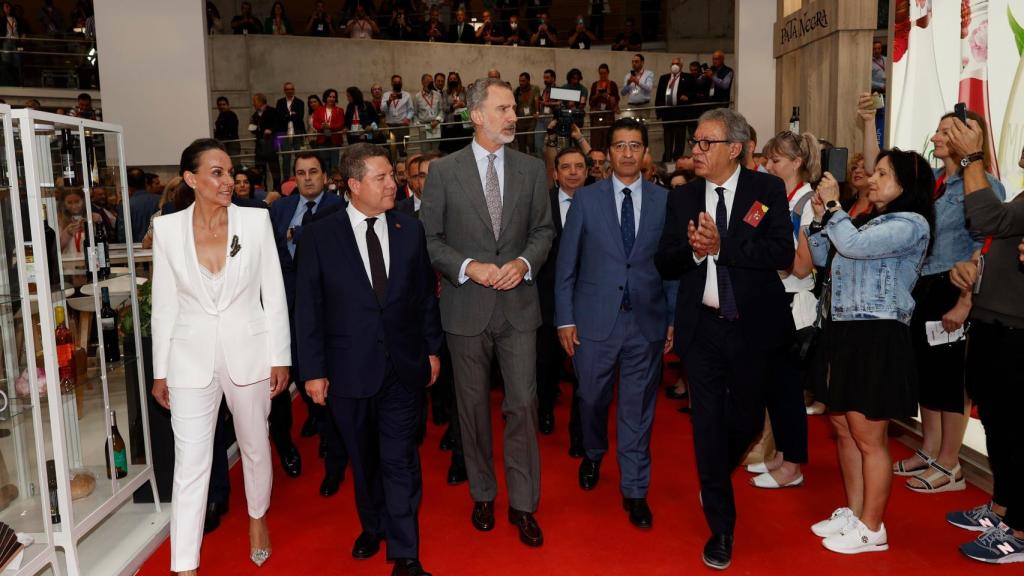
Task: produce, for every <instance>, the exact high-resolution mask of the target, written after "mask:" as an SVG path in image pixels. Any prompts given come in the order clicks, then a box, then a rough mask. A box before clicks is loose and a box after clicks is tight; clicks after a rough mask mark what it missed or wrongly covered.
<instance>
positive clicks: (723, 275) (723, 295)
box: [715, 186, 740, 320]
mask: <svg viewBox="0 0 1024 576" xmlns="http://www.w3.org/2000/svg"><path fill="white" fill-rule="evenodd" d="M715 192H718V207H717V208H716V209H715V225H716V226H717V227H718V236H719V238H724V237H725V236H726V234H727V233H728V229H729V219H728V217H727V216H726V210H725V188H722V187H721V186H719V187H718V188H715ZM719 246H721V244H719ZM715 269H716V271H717V272H718V311H719V313H720V314H721V315H722V317H723V318H725V319H726V320H735V319H737V318H739V317H740V313H739V310H738V309H737V308H736V295H735V294H734V293H733V291H732V279H731V278H730V277H729V268H728V267H727V266H724V265H722V264H717V265H716V266H715Z"/></svg>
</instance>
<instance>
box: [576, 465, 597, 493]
mask: <svg viewBox="0 0 1024 576" xmlns="http://www.w3.org/2000/svg"><path fill="white" fill-rule="evenodd" d="M579 475H580V488H583V489H584V490H593V489H594V486H597V481H598V480H600V479H601V462H600V461H599V460H591V459H589V458H584V459H583V462H580V474H579Z"/></svg>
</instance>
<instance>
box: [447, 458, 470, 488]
mask: <svg viewBox="0 0 1024 576" xmlns="http://www.w3.org/2000/svg"><path fill="white" fill-rule="evenodd" d="M467 478H468V475H467V474H466V464H465V463H464V462H461V461H459V460H458V459H457V458H454V457H453V458H452V463H451V466H448V485H449V486H458V485H459V484H462V483H463V482H465V481H466V480H467Z"/></svg>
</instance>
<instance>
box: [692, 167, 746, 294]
mask: <svg viewBox="0 0 1024 576" xmlns="http://www.w3.org/2000/svg"><path fill="white" fill-rule="evenodd" d="M739 181H740V167H739V166H736V171H734V172H733V173H732V176H729V179H728V180H726V181H725V182H723V183H721V184H715V183H714V182H712V181H711V180H705V182H704V202H705V205H706V208H707V212H708V215H709V216H711V219H712V220H714V219H715V213H716V212H717V210H718V192H716V191H715V188H718V187H719V186H721V187H722V188H725V193H724V194H723V196H725V220H726V223H727V224H726V226H728V221H729V219H730V218H731V217H732V202H733V200H735V199H736V185H737V184H739ZM694 224H696V222H695V223H694ZM719 249H721V244H719ZM693 259H694V260H695V261H696V262H697V263H698V264H700V263H701V262H703V261H705V260H707V263H708V276H707V278H706V279H705V280H704V300H703V304H704V305H705V306H709V307H711V308H718V307H719V299H718V266H717V265H716V263H717V262H718V254H713V255H712V258H707V257H704V258H697V255H696V254H694V255H693Z"/></svg>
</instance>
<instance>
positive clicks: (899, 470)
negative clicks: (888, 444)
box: [892, 449, 935, 476]
mask: <svg viewBox="0 0 1024 576" xmlns="http://www.w3.org/2000/svg"><path fill="white" fill-rule="evenodd" d="M914 454H915V455H916V456H917V457H918V458H920V459H921V460H924V463H923V464H920V465H918V466H914V467H913V468H908V467H907V461H908V460H910V458H913V456H911V457H910V458H904V459H903V460H900V461H899V462H893V464H892V473H893V474H895V475H897V476H916V475H918V474H919V473H921V472H924V471H925V470H927V469H928V467H929V466H931V465H932V462H935V459H934V458H932V457H931V456H929V455H928V454H926V453H925V451H924V450H920V449H919V450H914Z"/></svg>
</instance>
